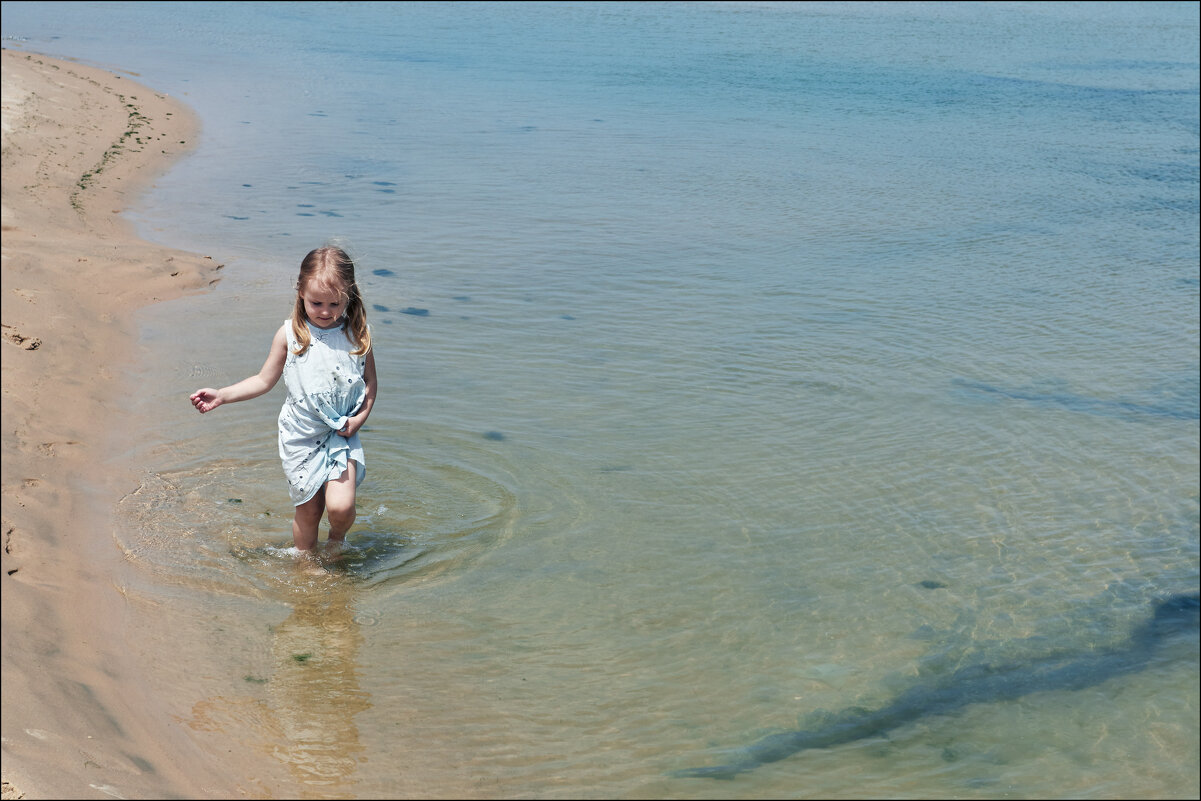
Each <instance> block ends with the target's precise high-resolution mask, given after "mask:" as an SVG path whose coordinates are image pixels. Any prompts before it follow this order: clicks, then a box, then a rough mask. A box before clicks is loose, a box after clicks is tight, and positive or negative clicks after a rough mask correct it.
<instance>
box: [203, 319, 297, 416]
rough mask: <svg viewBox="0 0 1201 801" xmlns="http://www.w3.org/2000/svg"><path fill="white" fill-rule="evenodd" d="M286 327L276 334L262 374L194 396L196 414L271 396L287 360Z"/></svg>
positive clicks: (260, 372)
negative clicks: (266, 395) (224, 405)
mask: <svg viewBox="0 0 1201 801" xmlns="http://www.w3.org/2000/svg"><path fill="white" fill-rule="evenodd" d="M286 326H287V324H286V323H285V324H284V325H282V326H280V328H279V330H278V331H276V332H275V338H274V339H273V340H271V350H270V352H268V354H267V361H265V362H263V369H261V370H259V371H258V373H257V374H256V375H252V376H250V377H249V378H244V379H242V380H241V381H239V382H238V383H236V384H230V385H229V386H228V387H222V388H221V389H213V388H211V387H205V388H204V389H198V390H196V391H195V392H193V393H192V398H191V400H192V405H193V406H195V407H196V411H198V412H200V413H201V414H204V413H205V412H211V411H212V410H213V409H216V408H217V407H218V406H221V405H223V404H226V403H237V402H238V401H244V400H250V399H251V398H257V397H258V396H259V395H263V394H265V393H267V392H270V391H271V388H272V387H274V386H275V385H276V383H277V382H278V381H279V377H280V376H281V375H283V372H284V361H285V360H286V359H287V358H288V335H287V333H286V332H285V328H286Z"/></svg>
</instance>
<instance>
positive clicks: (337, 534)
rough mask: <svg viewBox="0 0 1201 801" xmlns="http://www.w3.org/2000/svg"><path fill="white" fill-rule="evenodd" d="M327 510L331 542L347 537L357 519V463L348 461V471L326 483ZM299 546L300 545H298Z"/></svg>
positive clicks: (340, 540)
mask: <svg viewBox="0 0 1201 801" xmlns="http://www.w3.org/2000/svg"><path fill="white" fill-rule="evenodd" d="M325 510H326V513H327V514H328V515H329V541H330V544H333V543H336V542H339V543H340V542H342V541H343V540H345V539H346V532H348V531H350V527H351V526H352V525H354V519H355V463H354V462H348V463H347V465H346V471H345V472H344V473H342V475H340V476H339V477H338V478H335V479H332V480H330V481H327V482H326V483H325ZM297 547H299V546H297Z"/></svg>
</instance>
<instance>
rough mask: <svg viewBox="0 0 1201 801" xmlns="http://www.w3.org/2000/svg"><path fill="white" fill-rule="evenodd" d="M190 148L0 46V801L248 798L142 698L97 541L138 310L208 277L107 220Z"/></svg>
mask: <svg viewBox="0 0 1201 801" xmlns="http://www.w3.org/2000/svg"><path fill="white" fill-rule="evenodd" d="M198 133H199V123H198V121H197V120H196V119H195V117H194V116H193V115H192V114H191V112H190V111H189V110H188V109H187V107H186V106H184V105H183V104H181V103H180V102H178V101H177V100H175V99H173V98H170V97H167V96H165V95H162V94H159V93H157V92H154V91H152V90H150V89H147V88H146V87H144V86H142V85H140V84H138V83H136V82H135V81H134V80H131V79H130V78H129V77H128V76H123V75H118V74H114V73H109V72H106V71H103V70H98V69H93V68H89V67H85V66H82V65H79V64H75V63H71V62H67V61H61V60H55V59H51V58H46V57H43V56H40V55H37V54H33V53H28V52H24V51H20V50H15V51H14V50H9V49H5V50H4V51H3V178H4V180H3V270H2V276H3V305H2V309H0V312H2V322H3V343H0V348H2V349H3V350H2V351H0V352H2V354H3V437H2V447H3V456H2V462H0V464H2V469H3V529H4V553H3V557H2V562H3V604H2V607H0V608H2V614H3V706H2V707H0V709H2V717H3V781H4V793H3V795H4V798H112V797H118V798H166V797H244V796H247V795H253V794H254V793H248V792H246V791H245V789H243V787H244V786H242V785H240V782H239V781H238V779H236V778H235V776H236V774H237V773H238V771H237V770H236V769H232V768H233V766H232V765H228V764H226V762H225V759H224V757H222V758H221V759H220V762H218V756H219V755H216V754H212V753H207V752H205V751H204V750H203V749H202V748H201V747H200V746H198V745H197V744H196V743H195V742H194V741H193V739H192V738H191V737H189V736H188V734H187V732H186V731H184V727H183V724H181V723H180V722H178V721H176V720H173V719H172V718H171V717H170V716H169V715H167V714H166V713H165V712H164V711H163V710H164V709H165V706H164V705H163V704H162V703H160V702H159V701H158V700H157V699H155V698H153V697H150V696H149V693H148V692H147V691H145V690H144V689H143V688H144V687H145V685H146V682H145V681H144V680H143V677H144V675H145V673H144V671H145V670H146V667H145V666H143V665H139V664H137V663H136V662H135V660H134V659H133V658H132V656H131V654H132V653H133V652H134V651H135V650H136V649H132V648H128V647H126V643H127V642H128V639H127V638H128V637H129V636H130V635H131V632H134V631H136V628H135V627H136V622H137V621H136V613H135V611H134V610H133V609H132V608H131V607H130V604H129V603H127V602H126V601H125V599H124V597H123V595H122V592H121V589H120V587H121V583H120V580H119V575H120V568H121V567H122V560H123V559H124V556H123V554H122V552H121V551H120V549H119V548H118V547H117V546H116V544H115V541H114V538H113V536H112V531H113V529H112V525H113V510H114V507H115V505H116V502H117V501H118V500H119V499H120V497H121V496H122V495H123V494H125V493H127V492H130V491H131V490H132V489H134V488H136V486H137V479H136V477H135V472H134V470H133V466H131V465H127V466H122V465H114V464H113V463H112V460H111V459H110V458H108V454H109V453H111V452H112V448H111V445H112V443H113V442H114V441H115V438H119V437H123V436H130V435H133V436H136V431H137V421H136V420H132V419H130V415H129V413H128V412H127V411H126V405H125V404H124V403H123V402H122V399H123V398H124V397H126V396H127V395H128V394H129V393H130V392H131V391H132V388H131V387H128V386H125V383H126V382H127V381H128V379H127V378H126V377H125V376H126V375H127V371H126V368H127V367H128V366H129V364H130V360H131V359H132V358H134V353H135V349H134V346H135V344H136V336H137V330H136V327H135V325H134V323H133V313H134V311H135V310H137V309H138V308H140V307H143V306H145V305H147V304H151V303H154V302H156V301H159V300H166V299H171V298H177V297H181V296H183V295H185V294H188V293H192V292H200V291H204V290H205V289H206V288H207V287H209V286H210V285H211V284H212V283H214V282H215V281H216V280H217V279H218V277H219V275H220V272H219V270H220V264H219V260H217V259H214V258H210V257H209V256H205V255H199V254H192V253H184V252H179V251H175V250H171V249H168V248H164V247H160V246H158V245H155V244H152V243H148V242H145V241H141V240H139V239H138V238H137V237H136V236H135V235H134V233H133V232H132V230H131V227H130V226H129V224H128V223H127V222H126V221H125V220H123V218H122V216H121V214H120V212H121V211H122V210H123V209H124V208H126V207H127V206H128V205H129V204H130V203H131V202H132V201H133V200H134V199H135V198H137V197H138V195H139V193H140V192H142V191H144V190H145V189H147V188H148V187H149V186H150V185H151V183H152V182H153V180H154V179H155V178H156V177H157V176H159V175H161V174H162V173H163V171H164V170H165V169H166V168H167V167H168V166H169V165H170V164H171V163H172V161H173V160H175V159H177V158H179V157H180V156H181V155H183V154H185V153H186V152H187V151H188V150H189V149H190V148H191V147H192V145H193V142H194V140H195V138H196V137H197V135H198Z"/></svg>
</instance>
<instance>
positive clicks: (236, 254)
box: [3, 3, 1201, 799]
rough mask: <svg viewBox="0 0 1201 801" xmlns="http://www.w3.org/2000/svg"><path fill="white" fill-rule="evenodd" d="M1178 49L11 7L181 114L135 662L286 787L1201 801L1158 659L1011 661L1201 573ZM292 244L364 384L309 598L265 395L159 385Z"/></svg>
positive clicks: (793, 8)
mask: <svg viewBox="0 0 1201 801" xmlns="http://www.w3.org/2000/svg"><path fill="white" fill-rule="evenodd" d="M1197 11H1198V6H1197V4H1195V3H1182V4H1145V3H1131V4H1125V3H1112V4H1061V3H1039V4H1031V5H1026V4H1005V3H1001V4H980V3H966V4H957V3H949V4H876V3H851V4H841V3H814V4H808V3H797V4H775V3H710V4H655V3H636V4H624V3H597V4H591V3H565V4H558V3H538V4H487V3H481V4H454V3H432V4H422V3H417V4H408V3H369V4H314V3H303V4H291V3H237V4H220V3H213V4H198V5H195V6H187V7H186V9H185V8H181V7H179V6H174V5H172V4H148V3H137V4H124V3H117V4H100V5H95V6H93V5H92V4H88V5H80V4H47V3H20V4H8V3H6V4H5V5H4V15H3V27H4V37H5V46H6V47H22V48H27V49H29V50H33V51H36V52H44V53H47V54H49V55H65V56H70V57H75V58H79V59H82V60H84V61H86V62H88V63H93V64H100V65H102V66H109V67H112V68H120V69H125V70H130V71H134V72H136V73H137V76H138V79H139V80H141V81H143V82H145V83H146V84H148V85H150V86H152V87H155V88H156V89H161V90H163V91H167V92H170V93H171V94H174V95H177V96H179V97H180V98H181V99H183V100H185V101H186V102H189V103H191V104H192V105H193V106H194V107H195V108H196V109H197V111H198V112H199V114H200V116H201V118H202V120H203V122H204V131H203V135H202V140H201V143H200V146H199V148H198V149H197V151H196V153H195V155H194V156H192V157H190V158H189V159H188V160H186V161H185V162H183V163H182V164H180V165H179V166H178V167H177V168H175V169H173V170H172V172H171V173H170V174H169V175H167V176H166V177H164V179H163V180H162V181H160V182H159V184H158V185H157V187H156V188H155V190H154V191H153V192H152V193H150V195H148V197H147V198H146V199H145V202H144V203H142V204H140V205H139V206H138V208H136V209H135V210H134V211H133V212H132V214H131V217H132V218H133V219H134V221H135V222H136V223H137V224H138V226H139V229H140V230H141V231H142V232H143V234H144V235H145V236H147V237H150V238H154V239H158V240H161V241H164V242H167V243H169V244H172V245H174V246H177V247H186V248H189V249H192V250H197V251H200V252H204V253H208V254H212V255H214V257H215V258H219V259H220V260H221V261H222V262H223V263H225V264H226V267H225V269H224V270H223V273H224V278H223V280H222V281H221V283H220V284H218V285H217V286H216V287H215V288H214V289H213V290H212V291H211V292H210V293H208V294H205V295H202V296H194V297H189V298H186V299H183V300H180V301H176V302H171V303H166V304H160V305H158V306H154V307H151V308H149V309H146V310H145V311H144V312H143V313H142V315H141V322H142V343H141V344H142V348H141V361H140V362H139V364H138V365H137V366H136V368H135V369H134V370H133V374H132V376H131V378H132V380H133V381H134V383H135V385H136V386H137V387H138V388H139V391H138V395H137V397H136V398H134V399H133V401H132V402H133V404H134V406H135V413H136V414H138V415H140V419H141V420H143V421H144V423H145V430H146V435H145V439H143V440H139V441H137V442H134V443H131V444H130V446H129V451H128V452H127V453H122V454H117V456H118V458H121V459H126V460H133V461H135V462H136V463H139V464H144V465H145V475H144V481H143V483H142V486H141V487H140V488H138V489H137V491H135V492H133V493H131V494H130V495H129V496H127V498H126V499H125V500H124V501H123V502H122V507H121V513H122V520H123V525H122V527H121V529H120V530H119V531H117V532H116V533H115V538H116V540H117V543H118V544H119V545H120V547H121V548H122V549H123V550H124V552H125V554H126V557H127V562H128V565H129V567H130V570H129V575H128V576H126V577H125V578H124V581H125V582H126V587H125V589H126V592H127V595H128V596H129V597H130V598H132V599H134V600H133V601H132V603H133V604H134V606H135V608H137V609H139V610H141V614H140V621H141V622H140V625H141V627H142V628H141V630H140V632H139V637H138V638H136V643H135V644H134V645H133V646H131V647H134V648H138V649H141V650H143V651H144V659H145V661H146V662H147V664H149V665H151V666H152V668H153V670H154V671H155V673H154V675H156V676H158V677H159V678H158V681H160V682H161V683H162V690H163V692H164V694H165V695H167V696H169V697H171V698H175V699H179V698H187V699H192V701H191V703H190V704H187V705H183V706H182V707H181V708H180V709H178V710H176V714H177V715H178V717H179V719H180V720H182V721H184V722H185V723H186V725H188V726H190V728H191V730H192V731H194V732H195V736H196V737H197V739H198V740H200V741H201V742H203V743H206V744H208V745H210V746H211V747H213V748H218V747H221V748H226V747H228V744H229V743H230V742H236V743H237V744H238V746H239V752H240V753H241V754H243V755H245V756H246V758H247V759H254V760H257V762H256V764H257V765H259V766H260V767H259V772H258V773H256V775H257V776H258V779H257V781H259V782H260V783H261V784H262V786H264V787H268V788H270V789H271V790H272V792H274V793H275V794H277V795H281V796H283V795H288V794H289V793H295V794H297V795H300V796H301V797H330V798H337V797H359V798H394V797H406V796H419V797H447V798H452V797H453V798H472V797H492V798H495V797H572V798H578V797H590V798H642V797H662V798H774V797H790V798H795V797H816V798H855V797H913V798H933V797H964V798H989V799H992V798H999V797H1006V798H1041V797H1052V796H1054V797H1064V796H1071V797H1088V798H1107V797H1164V798H1183V797H1195V796H1196V795H1197V791H1198V775H1199V772H1198V759H1197V753H1198V742H1199V737H1198V724H1197V720H1198V661H1197V657H1196V632H1195V630H1194V631H1191V633H1190V632H1189V631H1188V630H1186V631H1185V632H1184V633H1182V634H1178V635H1174V636H1173V637H1172V638H1168V639H1167V640H1166V641H1165V644H1164V645H1163V647H1157V648H1155V649H1153V650H1147V651H1145V652H1144V655H1145V659H1141V661H1138V662H1137V663H1131V664H1137V669H1130V670H1125V669H1123V670H1122V671H1115V672H1113V674H1112V675H1109V676H1108V677H1102V679H1101V680H1099V681H1098V682H1096V683H1093V684H1087V685H1074V686H1071V687H1067V686H1060V685H1053V684H1052V683H1047V682H1044V683H1043V684H1039V683H1038V676H1039V675H1042V674H1039V673H1038V670H1039V669H1040V668H1039V666H1044V667H1043V669H1046V668H1045V666H1047V665H1052V666H1054V665H1060V664H1063V665H1079V664H1082V662H1081V660H1084V662H1083V664H1089V663H1088V661H1087V660H1088V659H1089V658H1090V655H1091V656H1094V657H1095V656H1096V655H1098V654H1100V655H1104V654H1108V653H1117V652H1120V653H1126V651H1125V650H1124V649H1125V648H1126V644H1128V643H1129V642H1131V637H1132V635H1133V633H1134V632H1137V631H1139V630H1140V628H1139V627H1140V626H1143V625H1145V624H1146V621H1147V620H1148V618H1149V616H1151V615H1152V610H1153V608H1154V607H1153V604H1154V603H1155V602H1156V601H1157V600H1160V599H1162V598H1164V597H1166V596H1168V595H1170V594H1174V593H1187V592H1190V591H1196V588H1197V585H1198V576H1199V564H1201V562H1199V556H1198V541H1199V504H1198V490H1197V487H1198V479H1199V471H1198V407H1199V403H1198V394H1199V391H1198V365H1199V363H1201V359H1199V354H1198V288H1199V287H1198V280H1197V275H1198V256H1199V252H1201V248H1199V241H1198V207H1199V202H1198V153H1199V142H1198V137H1199V128H1201V126H1199V123H1198V85H1199V79H1198V74H1199V70H1198V59H1197V52H1198V24H1197V19H1198V15H1197ZM135 29H136V30H137V32H138V35H137V36H136V37H133V36H131V35H130V33H129V31H131V30H135ZM331 237H341V241H343V242H344V243H345V244H346V245H347V247H348V248H349V249H350V251H351V252H352V255H354V256H355V257H356V259H357V261H358V266H359V278H360V283H361V285H362V287H363V291H364V295H365V297H366V299H367V302H368V305H369V309H370V310H369V319H370V322H371V324H372V326H373V331H374V335H375V342H376V349H377V350H376V360H377V364H378V366H379V373H380V385H381V388H380V399H379V402H378V404H377V406H376V408H375V411H374V412H373V414H372V417H371V420H370V421H369V425H368V426H367V427H366V429H365V430H364V432H363V435H362V436H363V442H364V446H365V448H366V453H367V477H366V480H365V481H364V483H363V485H362V486H361V488H360V493H359V522H358V523H357V524H356V527H355V529H354V530H353V532H352V534H351V537H350V540H349V542H350V546H349V547H348V549H347V551H346V552H345V553H343V554H342V555H341V558H340V559H338V560H331V561H329V563H328V564H326V565H325V566H324V567H323V568H322V569H321V570H317V571H314V570H312V569H311V565H309V566H306V565H305V564H304V563H298V561H297V560H296V559H295V557H294V555H293V554H291V553H289V551H288V548H289V546H290V544H291V535H290V518H291V508H290V506H289V503H288V496H287V491H286V486H285V484H284V481H283V477H282V473H281V470H280V467H279V463H278V459H277V456H276V445H275V416H276V414H277V413H278V408H279V406H278V404H279V403H280V402H281V400H282V394H281V393H282V389H277V390H276V391H275V392H274V393H272V394H271V395H269V396H267V397H266V398H262V399H259V400H257V401H254V402H251V403H247V404H242V405H238V406H230V407H226V408H223V409H220V410H218V411H217V412H215V413H213V414H210V415H205V416H203V417H200V416H198V415H196V414H195V412H194V411H193V410H192V409H191V407H190V405H189V404H188V403H187V396H188V394H189V393H190V392H191V391H192V390H194V389H196V388H197V387H200V386H206V385H209V386H220V385H223V384H226V383H231V382H233V381H235V380H237V379H240V378H242V377H244V376H246V375H249V374H251V373H253V372H255V371H256V370H257V369H258V367H259V366H260V365H261V363H262V359H263V358H264V357H265V356H266V352H267V346H268V344H269V343H270V339H271V335H272V332H273V331H274V330H275V328H277V327H278V326H279V324H280V323H281V322H282V321H283V319H284V318H285V317H286V316H287V314H288V310H289V308H290V304H291V293H292V282H293V281H294V279H295V272H296V268H297V266H298V264H299V261H300V258H301V257H302V256H303V255H304V253H305V252H307V250H309V249H310V248H311V247H314V246H316V245H318V244H321V243H323V242H324V241H326V240H327V239H329V238H331ZM185 665H190V666H193V667H194V666H197V665H200V666H203V669H200V670H195V669H193V670H186V671H185V670H183V669H182V666H185ZM988 665H993V666H997V665H1001V666H1014V670H1016V671H1017V672H1016V674H1014V675H1016V676H1018V677H1019V678H1017V679H1014V681H1018V682H1020V681H1021V679H1020V677H1021V675H1022V673H1021V670H1022V666H1026V665H1028V666H1030V671H1031V685H1030V686H1031V687H1033V688H1035V689H1036V690H1037V691H1035V692H1031V693H1029V694H1022V693H1016V694H1015V693H1012V692H1010V691H1009V690H1006V691H1005V692H998V693H995V694H994V695H993V696H991V697H990V696H989V695H988V694H987V693H984V694H982V695H980V696H979V698H978V700H976V699H975V697H973V700H972V701H971V702H970V703H966V704H963V705H962V706H959V707H957V708H953V709H950V708H947V709H941V708H937V705H935V706H932V707H931V711H930V714H915V715H914V716H913V717H912V718H911V719H909V720H907V721H906V722H905V723H904V725H899V726H897V727H895V728H891V729H889V730H888V731H887V732H884V733H881V732H878V731H877V732H873V733H869V734H868V735H866V736H864V737H861V738H851V739H849V740H846V741H842V742H837V743H834V742H831V743H830V744H829V745H827V746H824V747H818V748H814V749H809V750H805V751H801V752H797V753H793V754H789V755H787V756H786V757H784V758H781V759H773V760H760V761H759V762H758V763H756V765H755V767H754V768H753V769H752V770H749V771H746V772H740V773H738V775H737V776H736V777H735V778H734V779H733V780H731V781H719V780H715V779H713V778H707V777H704V776H703V775H702V776H701V777H691V776H682V775H680V774H679V773H678V772H679V771H682V770H688V769H692V768H703V767H705V766H721V765H726V764H729V763H731V762H737V761H738V759H740V756H739V755H741V754H746V753H748V751H747V750H746V749H748V748H750V749H753V748H754V747H755V744H756V743H763V742H767V743H773V742H779V740H771V739H770V738H771V737H772V736H773V735H779V736H780V737H781V738H783V739H785V740H787V738H788V736H789V733H791V732H797V731H810V730H813V729H815V728H817V729H820V728H821V726H822V725H823V722H824V723H825V724H830V725H836V724H837V723H838V721H845V720H858V719H859V718H856V717H855V716H854V715H851V714H848V712H847V710H851V709H853V708H855V707H862V708H863V709H865V710H869V711H870V710H873V709H889V708H895V706H896V704H897V703H898V699H906V698H915V697H917V698H920V697H925V696H922V695H921V694H922V693H923V692H927V691H928V688H930V687H935V688H944V687H946V686H948V685H950V684H954V683H955V682H956V681H957V680H958V679H961V678H964V677H968V678H972V677H979V676H980V675H981V672H982V671H986V666H988ZM1122 665H1123V666H1125V665H1127V663H1126V662H1122ZM1089 675H1090V676H1091V675H1094V674H1091V673H1090V674H1089ZM1007 681H1008V680H1007ZM969 686H975V685H969ZM1010 686H1011V685H1009V684H1006V687H1010ZM939 697H941V696H939ZM955 697H959V696H955ZM765 738H767V739H765ZM751 753H753V750H752V752H751Z"/></svg>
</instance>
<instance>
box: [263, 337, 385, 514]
mask: <svg viewBox="0 0 1201 801" xmlns="http://www.w3.org/2000/svg"><path fill="white" fill-rule="evenodd" d="M305 324H306V325H308V327H309V334H310V335H311V337H312V344H310V345H309V349H308V350H306V351H305V352H304V353H303V354H302V355H300V356H297V355H296V354H295V353H294V351H295V350H296V348H297V344H296V335H295V333H293V331H292V324H291V323H290V322H286V323H285V324H284V329H285V330H286V331H287V334H288V357H287V360H286V361H285V362H284V385H285V386H287V388H288V398H287V400H285V401H284V407H283V408H282V409H280V412H279V458H280V460H281V461H283V465H284V474H285V475H286V476H287V477H288V491H289V493H290V494H291V496H292V503H293V504H295V505H296V506H299V505H300V504H302V503H304V502H305V501H308V500H310V499H311V498H312V497H313V496H314V495H315V494H317V491H318V490H320V489H321V488H322V487H323V486H325V482H326V481H329V480H330V479H336V478H338V477H339V476H341V475H342V473H344V472H345V471H346V466H347V464H348V463H349V462H350V460H354V461H355V462H357V463H358V465H357V467H356V469H355V484H356V486H357V485H358V484H361V483H362V481H363V476H364V475H366V473H367V464H366V461H365V456H364V455H363V445H362V443H360V442H359V435H358V433H357V432H356V433H355V434H354V435H352V436H350V437H343V436H340V435H338V434H337V431H339V430H340V429H341V428H342V426H344V425H346V419H347V418H348V417H350V416H351V415H353V414H354V413H355V412H357V411H358V410H359V407H360V406H362V405H363V399H364V398H365V397H366V396H367V383H366V381H365V380H364V378H363V369H364V365H366V363H367V357H366V355H365V354H364V355H362V356H355V355H353V354H352V353H351V352H350V351H351V350H353V349H354V347H355V346H354V343H352V342H351V341H350V340H349V339H347V338H346V334H345V332H344V329H345V323H343V324H342V325H339V326H337V327H335V328H318V327H317V326H315V325H313V324H312V323H308V322H306V323H305Z"/></svg>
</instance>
